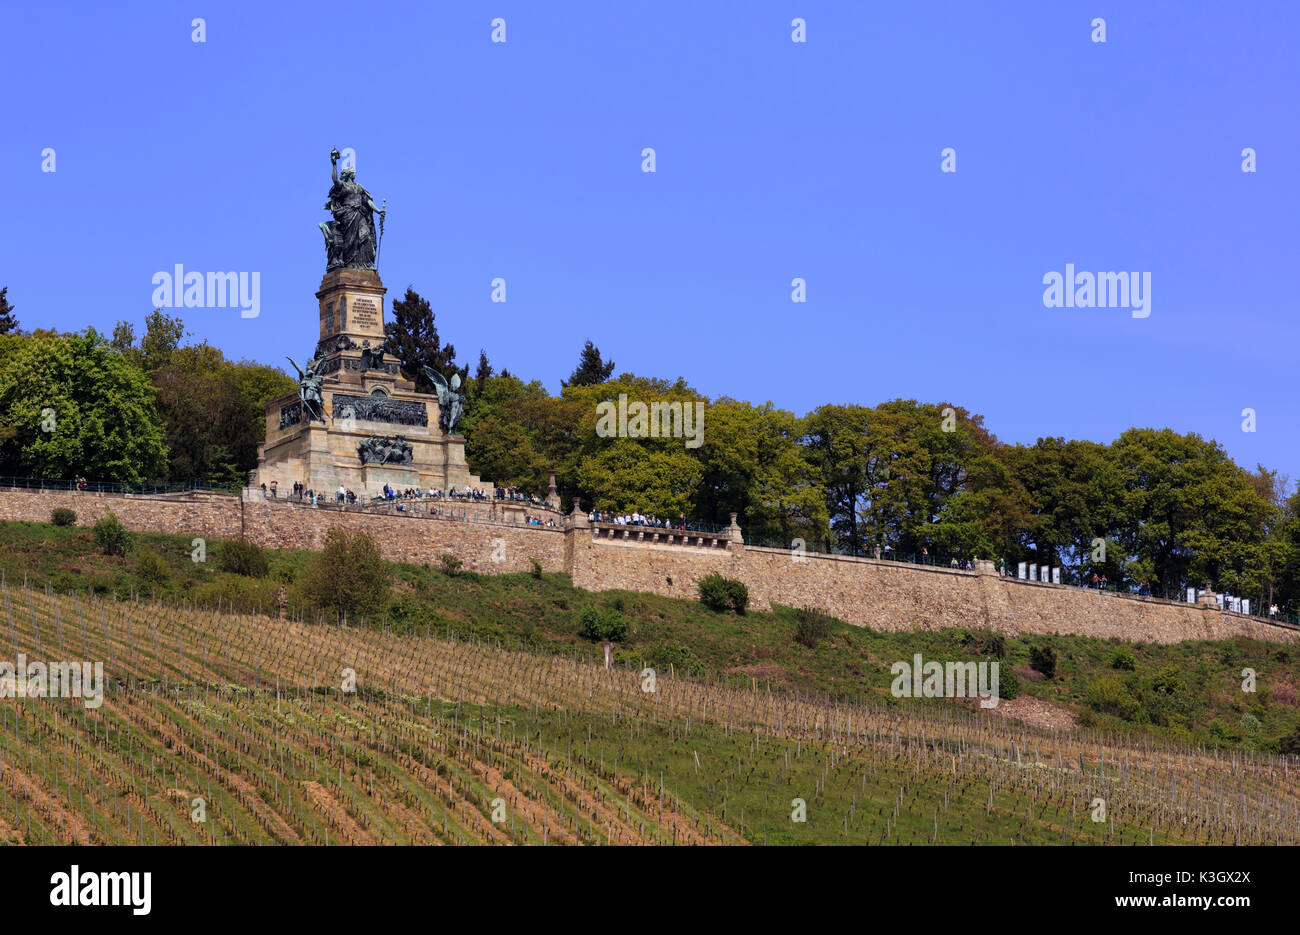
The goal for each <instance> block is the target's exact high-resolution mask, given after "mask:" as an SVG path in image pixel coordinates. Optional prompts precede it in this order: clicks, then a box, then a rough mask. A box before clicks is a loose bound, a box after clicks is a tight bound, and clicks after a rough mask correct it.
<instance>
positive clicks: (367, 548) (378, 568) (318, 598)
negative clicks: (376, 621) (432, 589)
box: [301, 527, 389, 622]
mask: <svg viewBox="0 0 1300 935" xmlns="http://www.w3.org/2000/svg"><path fill="white" fill-rule="evenodd" d="M301 592H302V595H303V598H304V602H305V603H308V604H311V605H312V606H315V607H322V608H329V609H331V610H333V611H334V612H335V613H336V614H338V619H339V621H340V622H342V621H343V620H344V619H345V617H346V615H347V614H349V613H352V614H357V613H369V612H371V611H374V610H376V609H378V608H381V607H383V606H384V604H385V603H386V602H387V601H388V593H389V583H388V566H387V564H386V563H385V562H384V560H383V559H382V558H381V557H380V555H379V547H378V546H376V545H375V540H374V539H372V538H370V536H369V534H367V533H365V532H363V531H361V530H358V531H357V532H348V531H347V530H346V529H339V528H337V527H336V528H334V529H331V530H330V531H329V532H328V533H327V534H326V536H325V548H324V549H322V550H321V552H320V553H319V554H318V555H316V556H314V558H313V559H312V562H311V564H310V566H308V569H307V574H306V576H305V577H304V578H303V583H302V585H301Z"/></svg>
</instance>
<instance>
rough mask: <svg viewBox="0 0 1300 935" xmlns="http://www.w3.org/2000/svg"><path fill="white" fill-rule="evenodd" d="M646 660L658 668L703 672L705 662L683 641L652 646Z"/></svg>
mask: <svg viewBox="0 0 1300 935" xmlns="http://www.w3.org/2000/svg"><path fill="white" fill-rule="evenodd" d="M646 661H647V662H648V663H650V665H652V666H654V667H655V668H656V669H660V670H664V671H667V670H669V669H671V670H672V671H674V672H702V671H703V670H704V664H703V663H701V662H700V658H699V656H697V655H695V652H694V651H693V650H692V649H691V648H690V647H689V646H685V645H683V644H681V643H656V644H655V645H654V646H652V647H651V648H650V652H649V653H648V654H647V656H646Z"/></svg>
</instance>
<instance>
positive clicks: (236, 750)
mask: <svg viewBox="0 0 1300 935" xmlns="http://www.w3.org/2000/svg"><path fill="white" fill-rule="evenodd" d="M3 614H4V617H3V620H2V621H0V640H5V639H7V640H8V641H9V643H10V644H11V649H12V652H13V658H15V659H17V658H18V656H19V654H23V655H25V656H26V658H27V659H29V660H44V661H64V660H66V661H78V660H87V661H98V662H102V663H103V667H104V673H105V685H104V693H103V699H102V704H101V705H99V706H97V707H96V706H93V705H89V706H88V705H87V704H86V699H82V698H56V697H50V698H12V697H10V698H5V699H3V700H2V701H0V841H3V842H7V843H10V844H54V843H78V844H118V843H121V844H155V843H156V844H313V845H326V844H330V845H335V844H353V845H357V844H757V845H762V844H814V843H826V844H835V843H838V844H873V845H884V844H901V845H909V844H915V845H920V844H1009V843H1017V844H1103V845H1146V844H1171V843H1177V844H1294V843H1297V842H1298V841H1300V788H1298V786H1300V782H1298V780H1300V776H1298V775H1297V769H1298V768H1300V766H1298V764H1297V763H1296V762H1294V758H1292V760H1291V761H1290V762H1288V760H1287V759H1286V758H1282V757H1277V756H1271V755H1266V754H1259V753H1250V752H1229V753H1224V752H1214V751H1209V750H1206V749H1204V748H1201V747H1198V746H1192V745H1183V746H1180V745H1178V744H1177V743H1174V742H1172V741H1157V740H1155V739H1143V740H1132V739H1124V738H1122V737H1120V736H1118V735H1112V734H1109V733H1105V732H1101V731H1093V730H1089V729H1081V728H1076V729H1070V730H1055V731H1054V730H1049V729H1046V728H1037V727H1031V726H1028V725H1025V724H1021V723H1019V722H1016V721H1012V720H1009V719H1007V718H1005V717H1002V716H999V715H997V714H993V713H989V712H981V711H978V710H977V709H975V708H966V707H961V706H958V705H951V706H942V705H924V706H923V705H916V706H910V705H908V704H906V703H904V705H903V706H901V707H900V706H897V705H890V704H887V703H885V702H872V703H866V704H846V703H843V702H838V701H835V700H832V699H829V698H826V697H820V698H819V697H816V696H812V695H802V694H797V693H792V692H786V691H777V690H772V689H770V688H768V687H766V686H764V685H762V684H761V683H760V682H758V681H757V680H753V681H752V682H751V684H750V685H749V687H748V688H741V687H738V686H737V685H736V684H735V683H734V682H733V683H729V684H724V683H720V682H714V681H709V680H695V679H688V678H683V677H679V676H678V675H677V674H675V673H674V672H672V671H671V670H670V671H666V672H664V671H660V672H649V671H646V670H644V669H642V668H638V667H636V666H631V667H619V666H615V667H613V668H610V669H605V668H604V667H603V666H601V665H598V664H596V663H595V662H594V661H592V660H590V659H588V658H585V657H584V658H579V657H578V656H577V655H570V656H564V655H556V654H542V653H529V652H524V651H519V650H506V649H501V648H498V647H496V646H492V645H486V644H483V643H479V642H466V641H464V640H457V639H455V638H452V637H449V636H446V635H439V634H437V633H433V632H428V631H426V632H425V633H423V634H421V633H419V632H418V628H417V632H408V633H405V634H400V635H399V634H393V633H389V632H385V631H384V630H382V629H378V628H357V627H340V626H335V625H325V624H321V623H312V622H307V621H301V620H293V619H290V620H280V619H274V618H268V617H264V616H257V615H248V614H236V613H227V612H214V611H205V610H199V609H196V608H194V607H192V606H187V605H185V604H181V603H176V604H159V603H146V602H142V601H141V602H137V601H117V600H114V599H112V598H111V597H110V598H108V599H105V600H100V599H88V598H87V597H86V596H84V595H80V596H76V595H68V596H60V595H56V594H55V593H53V592H52V591H50V590H48V589H46V590H41V589H36V588H26V587H23V588H19V587H15V586H13V585H12V584H7V585H5V586H4V587H3ZM1102 810H1104V811H1102ZM1099 815H1100V816H1101V818H1102V819H1104V820H1098V816H1099Z"/></svg>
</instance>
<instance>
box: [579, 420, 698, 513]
mask: <svg viewBox="0 0 1300 935" xmlns="http://www.w3.org/2000/svg"><path fill="white" fill-rule="evenodd" d="M703 474H704V471H703V469H702V468H701V467H700V462H699V461H697V460H696V459H695V458H693V457H691V455H690V454H689V453H687V451H686V450H685V449H684V448H676V449H674V448H667V447H648V446H643V445H640V444H638V443H637V442H636V441H635V440H633V439H628V438H619V439H615V440H614V443H613V444H612V445H610V446H609V447H608V448H606V449H605V450H604V451H602V452H600V453H599V454H597V455H596V456H594V457H592V458H589V459H587V460H586V461H584V462H583V463H582V466H581V467H580V468H579V469H578V481H579V486H580V487H581V489H582V490H583V491H585V492H586V494H587V496H589V497H590V499H591V503H592V505H593V506H594V507H595V508H596V509H598V510H612V511H614V512H616V513H632V512H639V513H643V514H646V515H647V516H655V517H659V518H662V519H668V520H677V519H678V518H679V517H682V516H686V515H687V514H688V513H689V512H690V509H691V503H692V501H693V500H694V496H695V488H696V486H697V485H698V484H699V482H700V478H701V477H702V476H703Z"/></svg>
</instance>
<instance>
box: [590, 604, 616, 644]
mask: <svg viewBox="0 0 1300 935" xmlns="http://www.w3.org/2000/svg"><path fill="white" fill-rule="evenodd" d="M627 631H628V623H627V618H626V617H624V616H623V615H622V614H620V613H619V612H618V611H615V610H601V609H600V608H599V607H596V606H594V605H592V604H588V605H587V606H586V607H584V608H582V612H581V613H580V614H578V635H579V636H581V637H582V638H583V639H584V640H591V641H592V642H594V643H621V642H623V640H625V639H627Z"/></svg>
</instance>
